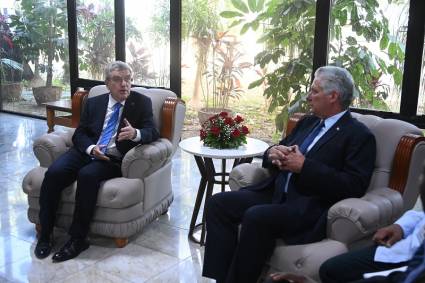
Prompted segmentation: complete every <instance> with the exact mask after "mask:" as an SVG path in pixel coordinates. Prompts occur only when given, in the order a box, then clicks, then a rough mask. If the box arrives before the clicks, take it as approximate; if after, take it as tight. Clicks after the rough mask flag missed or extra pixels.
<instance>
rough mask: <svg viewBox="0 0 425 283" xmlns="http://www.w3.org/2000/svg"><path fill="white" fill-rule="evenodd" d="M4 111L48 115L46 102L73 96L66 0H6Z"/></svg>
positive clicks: (2, 18)
mask: <svg viewBox="0 0 425 283" xmlns="http://www.w3.org/2000/svg"><path fill="white" fill-rule="evenodd" d="M0 11H1V12H0V13H1V14H0V25H1V30H0V31H1V36H0V39H1V65H0V70H1V84H2V89H1V93H2V102H3V103H2V107H3V109H4V110H8V111H14V112H21V113H27V114H33V115H40V116H45V106H44V105H42V103H44V102H48V101H57V100H60V99H69V98H70V90H69V88H70V87H69V67H68V26H67V24H68V22H67V9H66V0H46V1H35V0H34V1H30V0H27V1H2V2H1V4H0Z"/></svg>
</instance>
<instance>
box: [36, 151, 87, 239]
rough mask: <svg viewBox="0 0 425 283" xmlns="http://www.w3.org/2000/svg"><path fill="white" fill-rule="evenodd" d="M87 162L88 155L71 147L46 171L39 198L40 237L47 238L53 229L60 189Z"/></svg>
mask: <svg viewBox="0 0 425 283" xmlns="http://www.w3.org/2000/svg"><path fill="white" fill-rule="evenodd" d="M89 162H90V157H89V156H88V155H85V154H82V153H80V152H79V151H77V150H76V149H74V148H71V149H70V150H69V151H67V152H66V153H64V154H63V155H61V156H60V157H59V158H58V159H57V160H56V161H55V162H53V164H52V165H50V167H49V169H48V170H47V171H46V174H45V176H44V179H43V183H42V184H41V189H40V199H39V203H40V213H39V218H40V224H41V235H40V237H41V239H43V240H48V239H49V237H50V234H51V233H52V231H53V226H54V223H55V215H56V210H57V208H58V204H59V200H60V197H61V192H62V190H63V189H65V188H66V187H68V186H69V185H71V184H72V183H73V182H74V181H75V179H76V177H77V173H78V171H79V170H80V168H81V167H82V166H84V165H86V164H87V163H89Z"/></svg>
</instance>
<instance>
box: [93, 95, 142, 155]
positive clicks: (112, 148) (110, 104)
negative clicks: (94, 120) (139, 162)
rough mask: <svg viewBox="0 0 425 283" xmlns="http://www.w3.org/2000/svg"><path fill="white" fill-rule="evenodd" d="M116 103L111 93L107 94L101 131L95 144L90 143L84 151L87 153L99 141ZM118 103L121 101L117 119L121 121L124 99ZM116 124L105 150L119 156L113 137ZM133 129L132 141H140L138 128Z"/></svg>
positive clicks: (116, 127)
mask: <svg viewBox="0 0 425 283" xmlns="http://www.w3.org/2000/svg"><path fill="white" fill-rule="evenodd" d="M116 103H118V101H116V100H115V99H114V98H113V97H112V95H111V94H109V101H108V108H107V109H106V116H105V121H104V122H103V127H102V133H101V134H100V136H99V140H98V141H97V143H96V144H92V145H90V146H89V147H88V148H87V149H86V153H87V154H88V155H90V153H91V151H92V149H93V148H94V147H95V146H96V145H97V144H99V141H100V138H101V137H102V134H103V131H104V130H105V128H106V125H108V121H109V119H110V118H111V116H112V113H113V112H114V105H115V104H116ZM120 103H121V105H122V107H121V108H120V113H119V115H118V121H121V115H122V112H123V109H124V105H125V100H124V101H123V102H120ZM118 126H119V123H117V125H116V126H115V132H114V134H113V135H112V137H111V140H110V141H109V144H108V146H107V150H106V151H107V152H108V154H111V155H114V156H117V157H121V153H120V152H119V151H118V150H117V148H116V147H117V146H116V144H115V139H116V137H117V130H118ZM135 130H136V137H135V138H134V139H132V141H134V142H138V141H140V139H141V134H140V131H139V129H135Z"/></svg>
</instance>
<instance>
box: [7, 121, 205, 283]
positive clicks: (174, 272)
mask: <svg viewBox="0 0 425 283" xmlns="http://www.w3.org/2000/svg"><path fill="white" fill-rule="evenodd" d="M46 130H47V125H46V121H44V120H38V119H33V118H27V117H21V116H17V115H11V114H5V113H0V162H1V165H0V282H1V283H3V282H100V281H102V282H212V281H211V280H208V279H205V278H202V277H201V269H202V258H203V248H200V247H199V245H196V244H194V243H192V242H189V241H188V238H187V233H188V227H189V222H190V218H191V215H192V210H193V203H194V199H195V197H196V192H197V189H198V184H199V173H198V171H197V170H198V169H197V167H196V163H195V160H194V159H193V157H192V156H191V155H189V154H186V153H181V152H180V151H177V152H176V154H175V156H174V159H173V173H172V180H173V191H174V196H175V199H174V202H173V204H172V205H171V207H170V209H169V211H168V213H167V214H166V215H163V216H161V217H160V218H158V219H157V220H156V221H154V222H153V223H152V224H151V225H149V226H147V228H146V229H145V230H144V231H143V232H142V233H140V234H138V235H136V236H134V237H133V238H132V239H130V244H129V245H128V246H127V247H125V248H123V249H117V248H115V247H114V245H113V242H112V241H111V240H109V239H106V238H101V237H96V236H94V237H93V238H92V242H93V245H91V247H90V248H89V249H88V250H87V251H85V252H84V253H83V254H81V255H80V256H79V257H77V258H76V259H74V260H70V261H67V262H65V263H59V264H53V263H52V262H51V259H50V258H47V259H45V260H38V259H36V258H35V257H34V255H33V250H34V245H35V242H36V237H35V230H34V225H32V224H31V223H30V222H29V221H28V219H27V208H28V204H27V198H26V195H25V194H24V193H23V192H22V187H21V182H22V179H23V177H24V176H25V174H26V173H27V172H28V171H29V170H30V169H31V168H33V167H35V166H37V165H38V161H37V159H36V158H35V157H34V155H33V153H32V143H33V140H34V139H35V138H37V137H39V136H41V135H43V134H44V133H46ZM55 130H57V131H62V130H64V128H61V127H55ZM55 234H56V241H57V242H58V243H57V245H58V244H60V243H63V242H64V241H65V240H66V234H65V233H64V232H63V231H55Z"/></svg>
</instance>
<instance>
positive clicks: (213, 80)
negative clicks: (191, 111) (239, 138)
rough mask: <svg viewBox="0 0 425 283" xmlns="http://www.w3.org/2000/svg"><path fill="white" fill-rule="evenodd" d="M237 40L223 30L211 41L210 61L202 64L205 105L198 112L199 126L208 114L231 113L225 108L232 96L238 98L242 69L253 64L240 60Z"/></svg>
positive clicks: (240, 55) (240, 88)
mask: <svg viewBox="0 0 425 283" xmlns="http://www.w3.org/2000/svg"><path fill="white" fill-rule="evenodd" d="M238 46H239V42H238V41H237V40H236V38H235V37H234V36H230V35H226V32H222V33H217V34H216V35H215V38H214V41H212V42H211V47H212V62H211V63H210V64H209V65H208V66H206V67H205V69H206V72H205V73H204V80H203V84H202V91H203V94H204V102H205V107H204V108H201V109H200V110H199V111H198V118H199V122H200V123H201V125H202V124H203V123H204V122H205V121H206V120H207V119H208V118H209V117H211V116H213V115H216V114H218V113H220V112H223V111H225V112H228V113H231V112H232V110H231V109H229V108H228V106H229V101H230V100H231V99H239V97H240V95H241V93H243V92H244V90H243V89H242V87H241V83H240V78H241V76H242V74H243V72H244V70H245V69H247V68H250V67H252V64H251V63H249V62H240V60H241V58H242V56H243V54H242V53H241V52H240V51H239V50H238Z"/></svg>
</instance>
